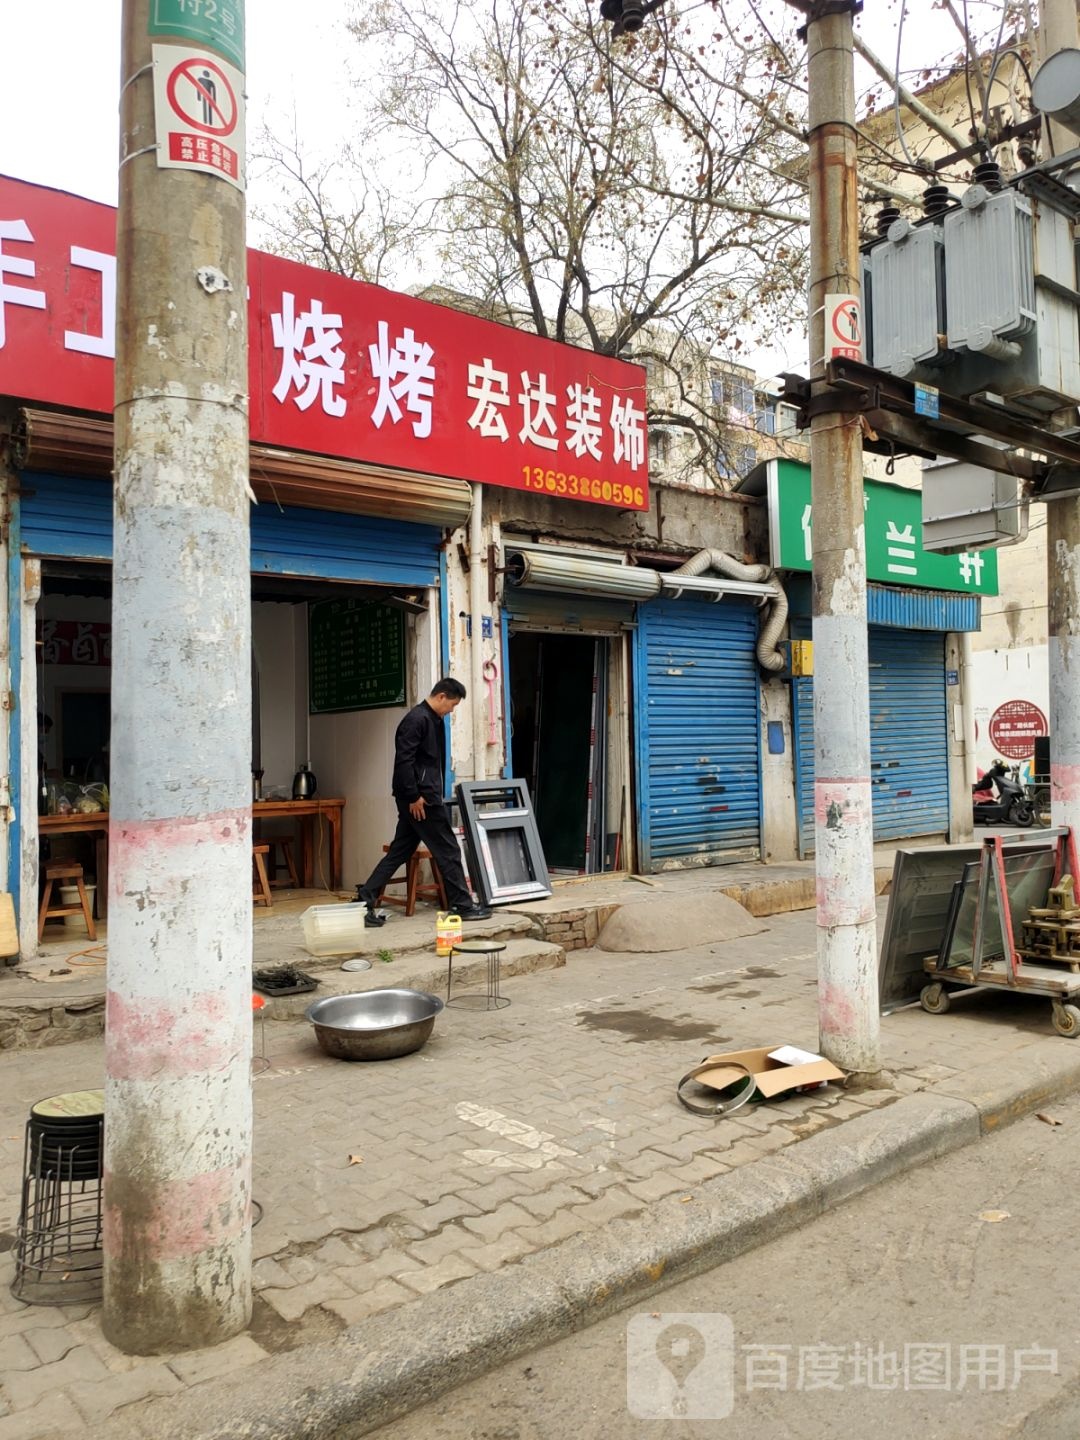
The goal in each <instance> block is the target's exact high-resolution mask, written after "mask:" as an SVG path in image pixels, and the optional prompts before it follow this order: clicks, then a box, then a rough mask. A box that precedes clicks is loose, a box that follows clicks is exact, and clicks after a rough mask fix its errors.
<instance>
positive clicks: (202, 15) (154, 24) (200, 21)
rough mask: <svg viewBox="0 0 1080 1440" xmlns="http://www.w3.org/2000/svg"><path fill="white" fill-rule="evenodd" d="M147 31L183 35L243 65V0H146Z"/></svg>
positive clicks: (240, 66) (153, 33) (240, 68)
mask: <svg viewBox="0 0 1080 1440" xmlns="http://www.w3.org/2000/svg"><path fill="white" fill-rule="evenodd" d="M150 34H151V35H172V36H174V37H176V36H183V38H184V39H185V40H193V41H194V42H195V43H196V44H197V45H207V46H209V47H210V49H211V50H216V51H217V52H218V54H219V55H224V56H225V58H226V59H227V60H231V61H232V62H233V64H234V65H235V66H236V67H237V69H238V70H243V68H244V0H150Z"/></svg>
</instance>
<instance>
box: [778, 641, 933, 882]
mask: <svg viewBox="0 0 1080 1440" xmlns="http://www.w3.org/2000/svg"><path fill="white" fill-rule="evenodd" d="M793 633H794V634H795V635H796V637H797V638H808V637H809V635H810V622H809V621H800V622H798V624H797V625H795V626H793ZM868 643H869V657H870V779H871V784H872V788H873V804H874V839H875V840H896V839H900V838H902V837H907V836H912V835H940V834H946V833H947V832H948V829H949V741H948V713H947V702H946V694H945V638H944V636H943V635H941V634H936V633H934V632H932V631H920V630H890V629H883V628H881V627H879V626H876V625H871V626H870V628H869V632H868ZM792 700H793V704H794V707H795V715H794V727H793V728H794V734H795V767H796V768H795V788H796V795H797V798H798V806H799V853H800V854H801V855H810V854H812V853H813V850H814V682H813V680H812V679H809V678H807V679H797V680H794V681H793V682H792Z"/></svg>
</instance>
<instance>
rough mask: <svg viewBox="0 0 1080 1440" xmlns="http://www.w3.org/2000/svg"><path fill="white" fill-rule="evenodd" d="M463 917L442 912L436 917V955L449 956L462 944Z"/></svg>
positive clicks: (449, 912) (450, 912)
mask: <svg viewBox="0 0 1080 1440" xmlns="http://www.w3.org/2000/svg"><path fill="white" fill-rule="evenodd" d="M461 933H462V931H461V916H460V915H455V914H453V912H452V911H446V910H440V911H439V912H438V914H437V915H436V916H435V954H436V955H449V954H450V951H451V950H453V948H454V946H455V945H460V943H461Z"/></svg>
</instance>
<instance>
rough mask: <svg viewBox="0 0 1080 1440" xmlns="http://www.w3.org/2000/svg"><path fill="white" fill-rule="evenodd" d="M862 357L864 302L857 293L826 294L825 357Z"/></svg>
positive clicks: (847, 358) (852, 358) (835, 358)
mask: <svg viewBox="0 0 1080 1440" xmlns="http://www.w3.org/2000/svg"><path fill="white" fill-rule="evenodd" d="M862 358H863V327H862V302H861V301H860V300H859V297H858V296H857V295H826V296H825V359H826V360H840V359H843V360H861V359H862Z"/></svg>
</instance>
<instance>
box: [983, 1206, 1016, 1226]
mask: <svg viewBox="0 0 1080 1440" xmlns="http://www.w3.org/2000/svg"><path fill="white" fill-rule="evenodd" d="M979 1219H980V1220H985V1221H986V1223H987V1224H988V1225H996V1224H997V1223H998V1221H999V1220H1008V1219H1009V1212H1008V1210H980V1211H979Z"/></svg>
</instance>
